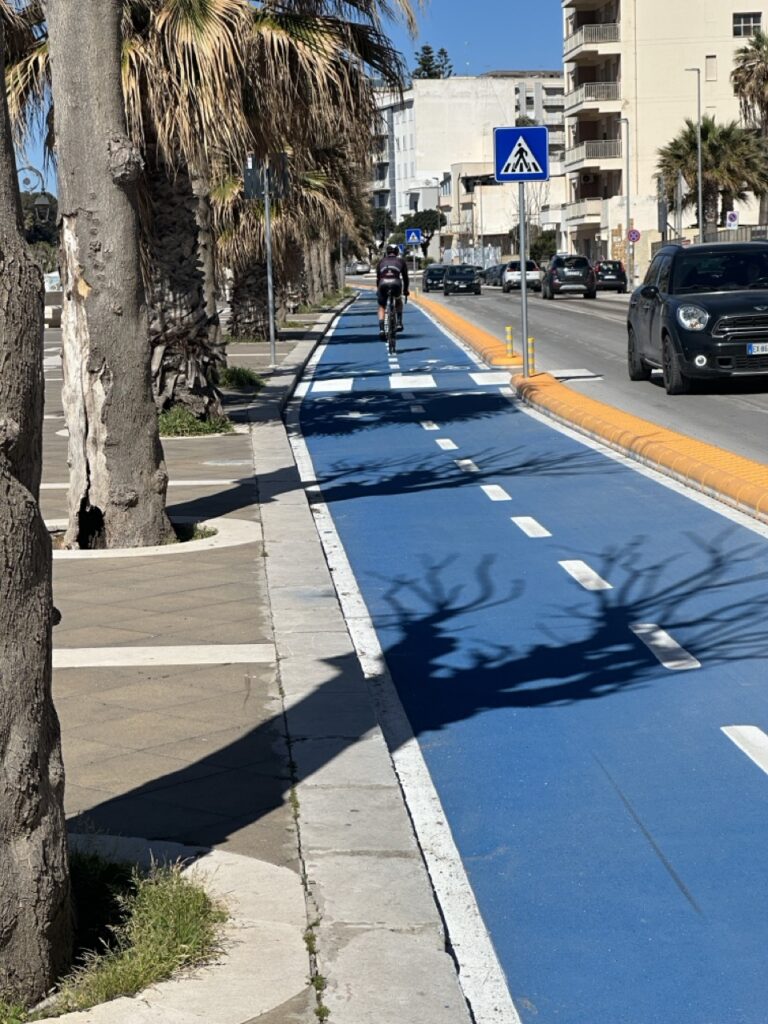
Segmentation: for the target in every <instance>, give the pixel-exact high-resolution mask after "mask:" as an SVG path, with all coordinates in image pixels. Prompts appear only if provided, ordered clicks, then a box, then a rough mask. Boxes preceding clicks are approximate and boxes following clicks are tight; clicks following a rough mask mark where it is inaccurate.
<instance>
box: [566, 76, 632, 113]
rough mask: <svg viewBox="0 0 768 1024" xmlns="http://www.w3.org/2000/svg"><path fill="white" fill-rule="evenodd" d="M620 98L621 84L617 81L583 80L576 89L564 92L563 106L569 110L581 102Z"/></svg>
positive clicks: (600, 101) (597, 101) (606, 100)
mask: <svg viewBox="0 0 768 1024" xmlns="http://www.w3.org/2000/svg"><path fill="white" fill-rule="evenodd" d="M620 99H621V85H620V83H619V82H585V83H584V85H581V86H579V88H578V89H574V90H573V92H569V93H567V94H566V97H565V108H566V110H569V109H571V108H572V107H578V106H579V105H580V104H582V103H607V102H610V101H612V100H620Z"/></svg>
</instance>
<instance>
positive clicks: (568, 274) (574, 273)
mask: <svg viewBox="0 0 768 1024" xmlns="http://www.w3.org/2000/svg"><path fill="white" fill-rule="evenodd" d="M565 276H566V277H581V272H580V271H578V270H566V272H565Z"/></svg>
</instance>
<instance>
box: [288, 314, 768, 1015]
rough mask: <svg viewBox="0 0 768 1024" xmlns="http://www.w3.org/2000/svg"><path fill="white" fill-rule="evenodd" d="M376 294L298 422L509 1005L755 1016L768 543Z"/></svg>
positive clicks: (318, 375) (759, 1003)
mask: <svg viewBox="0 0 768 1024" xmlns="http://www.w3.org/2000/svg"><path fill="white" fill-rule="evenodd" d="M374 309H375V304H374V303H373V301H372V300H371V299H370V298H361V299H359V300H358V301H357V302H356V303H355V304H354V305H353V306H352V307H350V309H349V311H348V312H347V313H345V314H344V316H343V317H342V318H341V319H340V321H339V323H338V325H337V327H336V330H335V332H334V334H333V336H332V337H331V338H330V340H329V342H328V344H327V346H326V347H325V349H324V350H323V353H322V356H321V358H320V360H319V362H318V364H317V366H316V367H315V369H314V373H313V376H312V378H311V379H310V380H308V381H307V383H306V386H305V389H304V390H305V392H306V394H305V395H304V398H303V401H302V405H301V410H300V422H301V430H302V434H303V437H304V440H305V443H306V445H307V447H308V450H309V453H310V455H311V458H312V462H313V465H314V469H315V473H316V478H317V480H318V482H319V484H320V487H321V491H322V496H323V500H324V501H325V503H326V505H327V507H328V509H329V511H330V514H331V515H332V517H333V521H334V524H335V527H336V529H337V531H338V534H339V536H340V538H341V541H342V543H343V546H344V549H345V551H346V553H347V557H348V559H349V561H350V564H351V566H352V569H353V571H354V574H355V577H356V580H357V583H358V586H359V587H360V590H361V592H362V595H363V597H364V599H365V602H366V604H367V607H368V610H369V612H370V615H371V618H372V621H373V624H374V627H375V629H376V632H377V635H378V638H379V642H380V644H381V647H382V649H383V651H384V654H385V657H386V661H387V665H388V667H389V671H390V674H391V676H392V679H393V681H394V684H395V686H396V687H397V691H398V694H399V696H400V700H401V701H402V704H403V706H404V708H405V711H406V713H407V715H408V718H409V721H410V723H411V727H412V729H413V732H414V734H415V736H416V737H417V739H418V742H419V745H420V748H421V751H422V753H423V756H424V759H425V761H426V763H427V766H428V768H429V772H430V775H431V778H432V781H433V783H434V786H435V788H436V790H437V793H438V794H439V797H440V800H441V802H442V805H443V807H444V809H445V813H446V816H447V820H448V822H449V824H450V828H451V830H452V833H453V837H454V840H455V842H456V845H457V847H458V850H459V852H460V854H461V858H462V861H463V864H464V867H465V869H466V872H467V875H468V877H469V880H470V882H471V885H472V888H473V891H474V893H475V897H476V900H477V904H478V907H479V909H480V912H481V914H482V917H483V919H484V922H485V924H486V927H487V929H488V931H489V933H490V936H491V939H492V942H493V945H494V947H495V949H496V952H497V955H498V957H499V960H500V962H501V964H502V966H503V968H504V971H505V973H506V977H507V980H508V984H509V988H510V991H511V995H512V998H513V1000H514V1003H515V1006H516V1008H517V1011H518V1013H519V1015H520V1018H521V1019H522V1020H523V1021H525V1022H526V1024H528V1022H530V1024H533V1022H537V1024H542V1022H547V1024H548V1022H550V1021H557V1022H562V1024H650V1022H657V1021H659V1022H667V1021H669V1022H672V1021H674V1022H675V1024H726V1022H727V1024H764V1021H765V1019H766V1014H767V1011H766V1009H765V1007H766V1006H767V1005H768V972H767V971H766V969H765V966H766V965H765V961H766V953H765V950H766V948H768V913H767V911H768V885H766V874H767V873H768V872H767V869H766V863H765V857H764V856H763V848H764V846H765V843H766V840H768V813H767V812H768V777H767V776H766V774H765V773H764V771H761V770H760V768H759V767H758V765H757V764H755V763H754V762H753V760H751V759H750V758H749V757H747V756H746V754H745V753H744V751H743V749H742V748H743V747H744V745H745V744H744V743H742V744H741V745H740V746H739V745H737V743H736V742H735V740H738V739H739V738H740V737H741V738H743V737H744V736H748V737H750V738H751V739H752V740H755V739H756V742H757V743H758V746H759V742H760V737H761V736H762V735H764V734H763V733H762V730H763V729H765V730H766V731H768V695H766V692H765V691H766V685H767V684H766V673H765V665H766V661H765V659H766V655H768V636H766V629H765V625H766V618H767V617H768V587H767V586H766V583H767V582H768V542H767V541H766V539H765V538H764V536H763V535H761V532H760V531H759V530H758V529H757V528H755V529H750V528H748V527H746V526H745V525H743V524H740V523H739V522H738V521H735V520H734V519H733V518H730V517H726V516H725V515H722V514H720V513H719V512H717V511H715V510H713V509H712V508H710V507H707V505H705V504H703V503H701V502H698V501H695V500H693V499H692V498H690V497H689V496H688V495H686V494H684V493H682V492H681V491H680V490H679V489H673V488H671V487H668V486H665V485H663V484H662V483H660V482H658V480H657V479H655V478H653V477H651V476H649V475H647V474H643V473H641V472H638V471H636V470H635V469H633V468H631V467H629V466H627V465H626V464H624V463H623V462H622V461H620V460H616V459H611V458H609V457H607V456H606V455H605V454H603V453H601V452H600V451H597V450H594V449H593V448H591V447H588V446H586V445H585V444H583V443H581V442H580V441H579V440H577V439H574V438H573V437H571V436H568V435H567V434H566V433H563V432H561V431H558V430H555V429H553V428H552V427H551V426H550V425H548V424H546V423H545V422H543V421H542V420H541V419H540V418H538V417H535V416H532V415H530V414H528V413H527V412H525V411H524V410H522V409H521V408H520V407H519V406H518V405H517V404H516V403H515V402H514V401H513V400H512V399H511V398H510V396H509V395H508V394H506V393H504V391H505V389H504V388H503V385H502V384H501V378H500V375H499V374H498V373H493V372H489V371H485V370H483V368H482V367H478V366H477V365H476V364H475V363H474V361H473V360H472V359H471V358H470V356H468V355H467V354H466V353H465V352H464V351H463V350H462V349H461V348H459V347H458V346H457V345H455V344H454V343H453V342H452V341H451V340H450V339H449V338H447V337H446V336H445V335H444V334H443V333H442V332H441V331H440V330H439V329H438V328H437V327H435V326H434V325H433V324H432V322H431V321H430V320H428V319H427V317H425V316H424V315H423V314H421V313H419V312H416V311H413V310H411V309H409V310H408V311H407V316H406V332H405V334H404V335H402V336H401V338H400V340H399V352H398V355H397V357H396V358H395V359H388V357H387V355H386V351H385V348H384V345H383V344H382V343H380V342H378V341H377V340H376V338H375V321H374V317H375V312H374ZM737 726H741V727H749V728H748V731H747V732H744V731H743V730H742V731H741V732H736V731H734V727H737ZM724 729H728V730H729V732H728V733H726V732H724V731H723V730H724ZM766 742H767V743H768V738H767V739H766ZM756 759H757V760H759V751H758V754H757V755H756ZM766 763H768V762H766Z"/></svg>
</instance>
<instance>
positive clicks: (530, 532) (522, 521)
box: [512, 516, 552, 537]
mask: <svg viewBox="0 0 768 1024" xmlns="http://www.w3.org/2000/svg"><path fill="white" fill-rule="evenodd" d="M512 522H513V523H514V524H515V526H517V527H518V529H520V530H522V531H523V533H524V534H525V535H526V537H551V536H552V534H551V533H550V532H549V530H547V529H546V528H545V527H543V526H542V525H541V523H539V522H537V520H535V519H534V518H533V517H532V516H512Z"/></svg>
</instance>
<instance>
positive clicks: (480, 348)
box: [411, 294, 523, 367]
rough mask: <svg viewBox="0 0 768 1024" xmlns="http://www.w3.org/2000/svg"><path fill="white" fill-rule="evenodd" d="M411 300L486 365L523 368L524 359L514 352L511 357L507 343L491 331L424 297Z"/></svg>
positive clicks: (414, 296)
mask: <svg viewBox="0 0 768 1024" xmlns="http://www.w3.org/2000/svg"><path fill="white" fill-rule="evenodd" d="M411 299H412V301H413V302H415V304H416V305H417V306H421V308H422V309H424V310H426V311H427V312H428V313H429V314H430V315H431V316H433V317H434V318H435V320H438V321H439V322H440V323H441V324H442V325H443V327H447V328H448V330H449V331H452V332H453V333H454V334H455V335H456V336H457V337H458V338H460V339H461V340H462V341H463V342H466V344H467V345H469V347H470V348H472V349H474V350H475V352H477V354H478V355H479V356H481V357H482V358H483V359H484V360H485V361H486V363H489V364H490V365H491V366H510V367H517V366H522V363H523V357H522V356H521V355H519V354H518V353H517V352H515V351H512V354H511V355H510V353H509V351H508V349H507V342H506V341H502V340H501V339H500V338H497V337H496V336H495V335H494V334H491V333H490V331H485V330H483V328H482V327H477V326H475V324H472V323H470V322H469V321H468V320H465V319H464V317H462V316H459V314H458V313H454V312H453V310H452V309H446V308H445V306H442V305H441V304H440V303H439V302H432V300H431V299H427V298H425V297H424V296H423V295H413V294H412V295H411Z"/></svg>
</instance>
